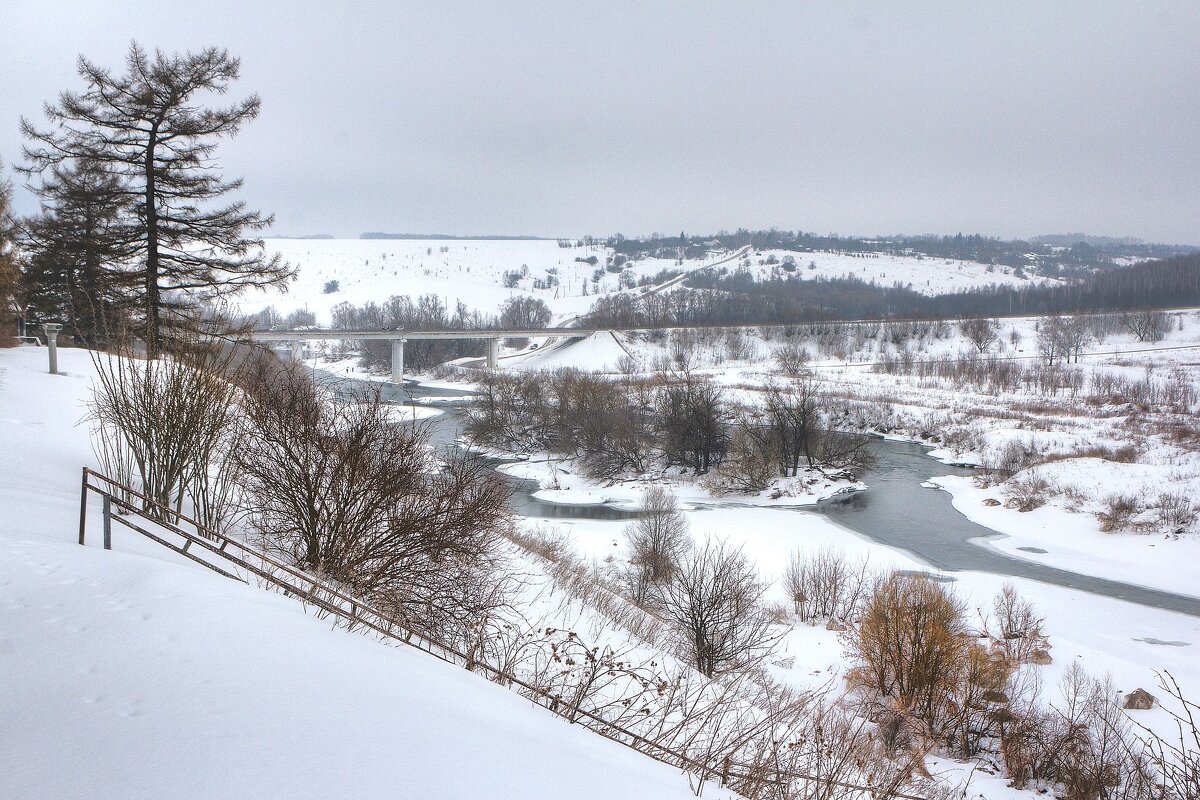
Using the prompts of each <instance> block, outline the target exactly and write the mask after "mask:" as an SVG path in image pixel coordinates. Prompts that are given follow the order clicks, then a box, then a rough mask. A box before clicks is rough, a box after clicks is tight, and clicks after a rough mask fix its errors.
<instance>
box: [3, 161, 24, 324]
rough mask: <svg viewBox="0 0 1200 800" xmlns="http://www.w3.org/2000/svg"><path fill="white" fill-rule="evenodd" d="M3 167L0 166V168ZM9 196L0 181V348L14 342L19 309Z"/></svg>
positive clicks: (7, 186) (4, 182)
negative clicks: (15, 313) (14, 318)
mask: <svg viewBox="0 0 1200 800" xmlns="http://www.w3.org/2000/svg"><path fill="white" fill-rule="evenodd" d="M3 166H4V165H3V164H0V168H2V167H3ZM11 196H12V195H11V189H10V187H9V184H8V182H7V181H3V180H0V347H6V346H8V345H11V344H13V342H14V341H15V339H14V333H15V332H14V330H13V327H12V323H13V317H14V312H16V311H17V310H18V309H19V308H20V305H19V303H18V301H17V296H18V292H17V288H18V280H17V279H18V273H17V264H16V254H15V252H14V249H13V248H14V245H13V238H14V230H15V228H14V226H13V220H12V215H11V213H10V211H11V209H10V206H9V202H10V198H11Z"/></svg>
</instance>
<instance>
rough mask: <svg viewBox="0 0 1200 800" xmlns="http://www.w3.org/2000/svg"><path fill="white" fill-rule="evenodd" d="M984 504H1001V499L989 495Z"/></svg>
mask: <svg viewBox="0 0 1200 800" xmlns="http://www.w3.org/2000/svg"><path fill="white" fill-rule="evenodd" d="M983 504H984V505H985V506H998V505H1000V501H999V500H997V499H996V498H994V497H989V498H987V499H986V500H984V501H983Z"/></svg>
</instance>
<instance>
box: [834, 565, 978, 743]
mask: <svg viewBox="0 0 1200 800" xmlns="http://www.w3.org/2000/svg"><path fill="white" fill-rule="evenodd" d="M965 634H966V624H965V622H964V620H963V605H962V602H961V601H960V600H959V599H958V598H956V597H955V596H954V595H953V594H951V592H950V591H949V590H948V589H946V588H944V587H943V586H941V585H940V584H938V583H936V582H935V581H931V580H929V579H928V578H925V577H924V576H912V575H901V574H899V573H894V574H893V575H892V576H891V577H889V578H888V579H887V580H885V581H884V582H883V583H882V584H881V585H880V586H879V588H878V589H877V590H876V591H875V593H874V595H872V597H871V598H870V599H869V600H868V601H867V603H866V606H865V609H864V613H863V618H862V622H861V623H859V625H858V628H857V629H856V630H854V631H852V632H850V633H849V634H848V636H847V644H848V649H849V654H850V655H851V657H852V658H853V659H854V660H855V662H856V663H857V668H856V669H855V670H854V673H853V680H854V682H855V683H857V684H858V685H859V686H860V687H862V688H864V689H866V690H868V691H870V692H871V693H873V694H874V695H876V696H878V697H883V698H893V699H896V700H898V701H900V702H901V703H902V705H903V707H905V708H906V709H910V710H911V711H912V713H914V714H915V715H916V716H917V717H918V718H919V719H921V720H924V721H925V722H926V723H934V722H936V721H937V720H939V719H940V718H942V717H943V716H944V715H945V713H946V708H947V703H948V702H949V701H950V700H951V699H952V697H953V694H954V692H955V690H956V689H957V687H958V682H959V679H960V676H961V674H962V672H963V670H964V668H965V666H966V664H967V651H968V639H967V638H966V636H965Z"/></svg>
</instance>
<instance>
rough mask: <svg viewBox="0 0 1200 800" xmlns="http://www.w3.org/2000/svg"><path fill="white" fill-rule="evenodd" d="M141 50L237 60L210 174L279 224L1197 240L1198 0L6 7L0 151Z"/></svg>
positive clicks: (169, 2)
mask: <svg viewBox="0 0 1200 800" xmlns="http://www.w3.org/2000/svg"><path fill="white" fill-rule="evenodd" d="M131 39H137V41H138V42H140V43H141V44H143V45H144V46H146V47H148V48H154V47H159V48H162V49H165V50H188V49H198V48H200V47H203V46H206V45H213V44H215V45H219V46H222V47H227V48H228V49H229V50H230V51H231V52H232V53H234V54H235V55H239V56H240V57H241V58H242V80H241V81H240V82H239V84H238V86H237V91H239V92H242V93H249V92H258V93H259V94H260V95H261V96H262V101H263V110H262V115H261V117H260V118H259V119H258V120H257V121H256V122H254V123H252V124H251V125H250V126H249V127H248V128H247V129H245V130H244V132H243V133H242V134H241V135H240V136H239V137H238V138H236V139H234V140H232V141H230V142H228V143H226V144H224V145H223V146H222V149H221V156H222V162H223V164H224V166H225V168H226V171H227V174H228V175H231V176H235V175H241V176H243V177H244V178H245V180H246V186H245V190H244V192H243V197H244V198H245V199H246V200H247V201H248V202H249V203H251V204H252V205H253V206H256V207H259V208H261V209H263V210H265V211H274V212H275V214H276V217H277V220H276V226H275V232H277V233H284V234H307V233H322V232H324V233H332V234H335V235H341V236H357V235H358V234H359V233H361V232H362V231H366V230H387V231H399V232H441V233H455V234H466V233H530V234H541V235H560V234H561V235H582V234H584V233H593V234H609V233H613V232H616V231H621V232H623V233H625V234H626V235H634V234H645V233H650V232H653V231H661V232H670V233H676V232H678V231H679V230H681V229H683V230H687V231H689V232H697V233H700V232H710V231H715V230H718V229H720V228H728V229H734V228H737V227H741V226H745V227H750V228H766V227H770V226H772V225H776V226H779V227H783V228H789V229H797V228H799V229H802V230H807V231H818V232H822V233H827V232H839V233H843V234H849V233H855V234H886V233H924V232H937V233H954V232H958V231H963V232H981V233H985V234H988V235H997V236H1005V237H1010V236H1029V235H1033V234H1038V233H1050V232H1076V231H1084V232H1088V233H1096V234H1110V235H1135V236H1141V237H1143V238H1146V239H1150V240H1154V241H1171V242H1187V243H1200V46H1197V43H1198V42H1200V3H1196V2H1192V1H1191V0H1185V1H1184V2H1129V3H1109V2H1090V3H1059V2H1054V3H1046V2H1036V3H1018V2H1011V1H1010V0H1005V2H996V3H989V4H984V3H966V2H957V0H956V1H955V2H944V3H933V2H929V3H915V2H903V3H898V2H880V3H850V2H844V3H841V2H839V3H832V2H831V3H811V4H801V3H797V2H789V3H756V2H740V3H712V4H709V3H703V4H700V3H661V4H655V3H621V2H602V3H590V2H563V3H522V2H505V3H455V2H445V3H429V4H420V5H418V4H407V3H400V2H395V3H391V2H379V3H374V2H353V3H335V2H330V1H329V0H326V2H319V3H318V2H310V3H306V2H277V3H267V2H251V1H250V0H240V1H237V2H207V1H206V0H192V1H191V2H175V1H174V0H151V1H150V2H129V3H123V2H114V1H113V0H108V1H106V2H92V3H70V2H56V1H55V0H4V1H3V7H2V9H0V157H3V159H4V161H5V162H6V163H7V164H9V165H11V164H12V163H13V162H14V161H17V160H19V158H20V147H21V141H20V138H19V135H18V130H17V125H18V118H19V117H20V116H21V115H22V114H23V115H26V116H29V117H32V118H37V119H39V120H40V119H41V104H42V103H43V102H44V101H45V100H47V99H51V98H53V97H54V96H55V95H56V93H57V92H59V91H60V90H62V89H64V88H73V89H78V88H82V83H81V82H80V80H79V78H78V77H77V76H76V74H75V58H76V56H77V55H78V54H80V53H83V54H85V55H87V56H88V57H89V58H91V59H92V60H94V61H96V62H98V63H101V64H106V65H111V66H113V67H115V68H120V67H121V66H122V58H123V55H124V51H125V49H126V48H127V46H128V43H129V41H130V40H131ZM18 205H19V209H20V210H22V211H29V210H31V209H32V207H33V204H32V201H31V200H30V199H29V198H28V197H27V196H24V197H19V198H18Z"/></svg>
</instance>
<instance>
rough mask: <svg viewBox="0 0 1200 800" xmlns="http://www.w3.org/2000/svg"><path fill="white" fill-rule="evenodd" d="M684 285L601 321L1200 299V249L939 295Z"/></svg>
mask: <svg viewBox="0 0 1200 800" xmlns="http://www.w3.org/2000/svg"><path fill="white" fill-rule="evenodd" d="M684 286H685V287H686V288H685V289H684V290H683V291H676V292H661V293H659V294H655V295H650V296H648V297H643V298H637V297H634V296H632V295H629V294H615V295H606V296H603V297H600V298H598V299H597V301H596V303H595V305H594V306H593V307H592V311H591V313H590V315H589V316H588V323H589V324H594V325H597V326H604V325H612V326H630V327H632V326H640V325H647V326H658V325H774V324H791V323H798V322H808V321H814V320H836V319H888V318H893V319H896V318H898V319H905V318H924V317H996V316H1011V315H1018V316H1019V315H1023V314H1056V313H1076V312H1087V311H1121V310H1130V309H1143V308H1169V307H1177V306H1189V305H1200V252H1198V253H1192V254H1190V255H1185V256H1176V257H1174V258H1169V259H1165V260H1161V261H1150V262H1146V263H1143V264H1137V265H1135V266H1132V267H1127V268H1124V269H1119V270H1106V271H1096V272H1092V273H1089V274H1087V275H1085V276H1083V277H1081V278H1078V279H1075V280H1071V281H1065V282H1062V283H1054V284H1047V285H1029V286H1022V287H988V288H985V289H974V290H970V291H965V292H956V293H952V294H941V295H936V296H933V297H930V296H927V295H922V294H920V293H918V292H914V291H913V290H912V289H909V288H907V287H904V286H898V285H897V286H890V287H889V286H880V285H877V284H874V283H867V282H865V281H862V280H860V279H858V278H831V279H824V278H817V279H813V280H803V279H801V278H799V277H797V276H796V275H787V276H786V277H771V278H768V279H766V280H758V279H756V278H755V277H754V275H753V274H752V273H750V272H749V271H747V270H736V271H732V272H731V271H728V270H723V269H717V270H703V271H699V272H695V273H692V274H691V275H689V276H688V277H687V279H686V280H685V282H684Z"/></svg>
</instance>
